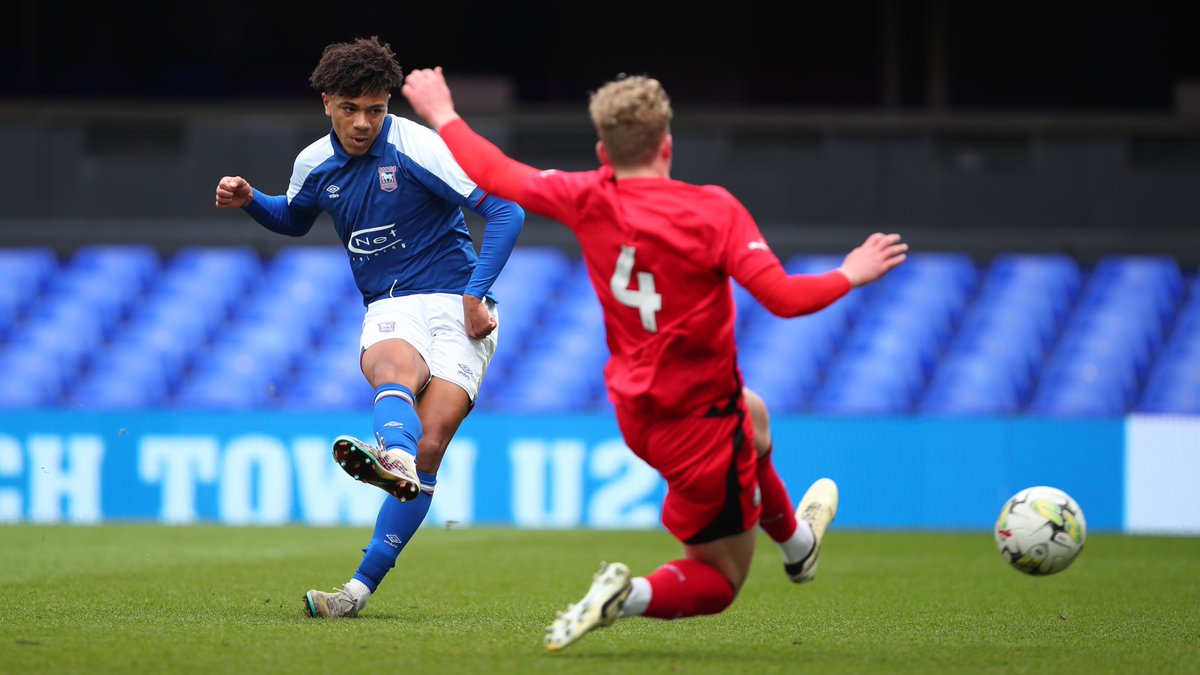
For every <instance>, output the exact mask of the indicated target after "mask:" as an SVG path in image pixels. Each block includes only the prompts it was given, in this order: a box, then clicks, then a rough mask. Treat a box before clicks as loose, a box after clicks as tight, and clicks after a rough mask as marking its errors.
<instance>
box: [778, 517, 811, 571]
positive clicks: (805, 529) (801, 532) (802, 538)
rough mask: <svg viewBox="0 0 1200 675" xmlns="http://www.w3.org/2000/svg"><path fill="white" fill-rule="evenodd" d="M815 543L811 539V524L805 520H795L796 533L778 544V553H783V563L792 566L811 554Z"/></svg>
mask: <svg viewBox="0 0 1200 675" xmlns="http://www.w3.org/2000/svg"><path fill="white" fill-rule="evenodd" d="M816 541H817V540H816V538H815V537H813V531H812V524H810V523H809V522H808V521H807V520H797V521H796V531H795V532H794V533H793V534H792V536H791V537H790V538H789V539H787V540H786V541H781V542H779V551H780V553H783V562H785V563H788V564H792V563H798V562H800V561H801V560H804V559H805V558H807V557H808V554H809V553H811V552H812V549H813V544H815V543H816Z"/></svg>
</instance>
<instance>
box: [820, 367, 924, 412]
mask: <svg viewBox="0 0 1200 675" xmlns="http://www.w3.org/2000/svg"><path fill="white" fill-rule="evenodd" d="M911 386H912V382H911V379H910V376H909V375H907V374H905V373H902V372H901V371H900V370H898V369H893V368H890V367H889V366H888V364H887V363H886V362H879V361H875V360H871V359H862V358H852V359H842V360H839V361H838V362H837V363H836V364H834V367H833V368H832V369H831V370H830V372H829V375H828V376H827V377H826V379H825V382H824V383H823V384H822V386H821V387H820V388H819V389H818V390H817V393H816V394H815V395H814V397H813V399H812V402H811V405H810V409H811V410H812V411H813V412H815V413H820V414H826V415H905V414H908V413H909V412H910V411H911V407H912V395H911Z"/></svg>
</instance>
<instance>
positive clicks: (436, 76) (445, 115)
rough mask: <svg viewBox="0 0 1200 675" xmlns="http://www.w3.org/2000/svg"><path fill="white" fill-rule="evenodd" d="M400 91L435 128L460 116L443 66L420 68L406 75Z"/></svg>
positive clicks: (415, 109)
mask: <svg viewBox="0 0 1200 675" xmlns="http://www.w3.org/2000/svg"><path fill="white" fill-rule="evenodd" d="M400 93H401V94H404V98H406V99H408V104H409V105H411V106H412V108H413V111H415V112H416V113H417V114H418V115H420V116H421V117H422V118H424V120H425V121H426V122H428V123H429V126H431V127H433V128H434V130H437V129H441V128H442V125H444V124H446V123H447V122H451V121H453V120H455V119H457V118H458V113H457V112H455V111H454V99H453V98H451V96H450V87H449V85H447V84H446V78H445V77H443V76H442V67H441V66H438V67H436V68H418V69H417V70H414V71H412V72H410V73H409V74H408V75H406V76H404V86H402V87H400Z"/></svg>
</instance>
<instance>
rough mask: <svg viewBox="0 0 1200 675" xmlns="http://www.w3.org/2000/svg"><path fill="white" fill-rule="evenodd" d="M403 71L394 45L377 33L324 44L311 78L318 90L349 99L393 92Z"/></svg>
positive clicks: (310, 81) (314, 87)
mask: <svg viewBox="0 0 1200 675" xmlns="http://www.w3.org/2000/svg"><path fill="white" fill-rule="evenodd" d="M403 79H404V71H403V70H401V69H400V64H399V63H397V62H396V55H395V54H393V53H392V47H391V45H389V44H388V43H386V42H380V41H379V38H378V37H377V36H374V35H372V36H371V37H369V38H358V39H356V40H355V41H354V42H340V43H336V44H331V45H329V46H327V47H325V51H324V53H322V54H321V61H320V62H319V63H317V67H316V68H315V69H313V72H312V75H311V76H310V77H309V78H308V81H309V84H311V85H312V87H313V89H316V90H317V91H319V92H321V93H324V94H329V95H334V96H344V97H347V98H357V97H359V96H363V95H368V94H379V93H384V92H390V91H392V90H393V89H397V88H399V87H400V83H401V81H402V80H403Z"/></svg>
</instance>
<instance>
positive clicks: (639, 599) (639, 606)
mask: <svg viewBox="0 0 1200 675" xmlns="http://www.w3.org/2000/svg"><path fill="white" fill-rule="evenodd" d="M629 584H630V585H631V586H633V589H632V590H630V591H629V597H627V598H625V604H624V605H622V606H621V616H641V615H642V614H645V613H646V608H647V607H649V606H650V597H651V596H652V595H653V594H654V591H653V589H651V588H650V582H649V581H648V580H647V579H646V577H634V578H632V579H630V580H629Z"/></svg>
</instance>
